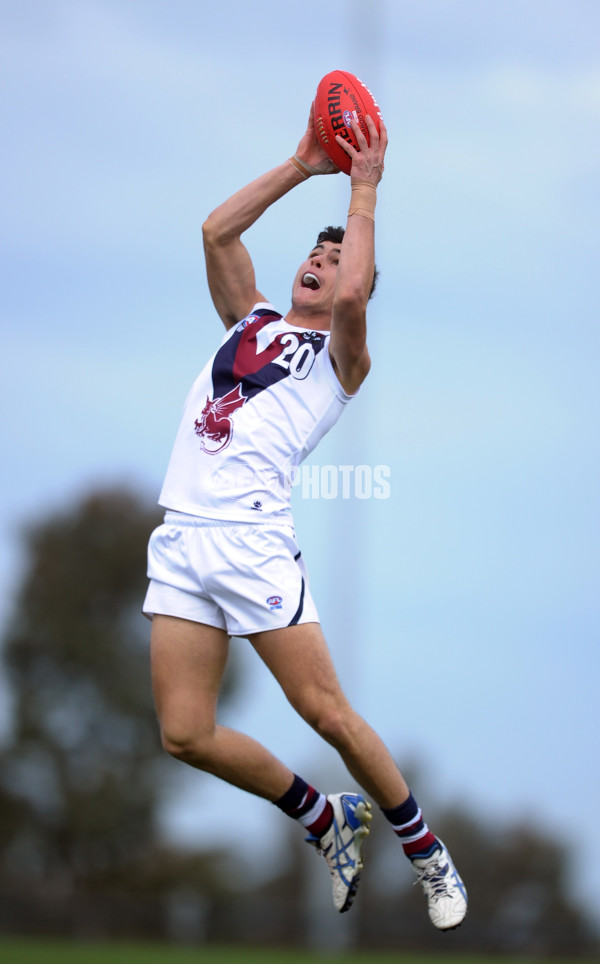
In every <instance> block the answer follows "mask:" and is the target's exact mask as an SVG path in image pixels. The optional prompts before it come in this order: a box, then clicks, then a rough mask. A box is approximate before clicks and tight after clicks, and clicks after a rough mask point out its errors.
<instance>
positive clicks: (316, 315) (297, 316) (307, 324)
mask: <svg viewBox="0 0 600 964" xmlns="http://www.w3.org/2000/svg"><path fill="white" fill-rule="evenodd" d="M285 320H286V321H287V322H288V324H290V325H294V326H295V327H296V328H307V329H310V331H329V329H330V328H331V313H330V312H323V311H311V310H310V308H308V307H307V308H305V307H301V308H295V307H293V306H292V307H291V308H290V310H289V311H288V313H287V314H286V316H285Z"/></svg>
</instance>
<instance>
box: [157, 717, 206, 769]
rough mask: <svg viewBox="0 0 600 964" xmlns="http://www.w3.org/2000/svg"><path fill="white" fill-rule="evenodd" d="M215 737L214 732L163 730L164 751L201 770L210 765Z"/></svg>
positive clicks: (163, 728)
mask: <svg viewBox="0 0 600 964" xmlns="http://www.w3.org/2000/svg"><path fill="white" fill-rule="evenodd" d="M213 736H214V730H213V731H212V732H209V731H201V732H193V731H191V730H185V729H176V728H166V727H162V728H161V741H162V745H163V749H164V750H165V751H166V752H167V753H168V754H169V756H172V757H174V758H175V759H176V760H181V762H182V763H189V764H190V765H191V766H195V767H197V768H198V769H201V770H202V769H204V768H205V767H208V766H209V764H210V760H211V756H212V755H211V752H210V748H211V744H212V737H213Z"/></svg>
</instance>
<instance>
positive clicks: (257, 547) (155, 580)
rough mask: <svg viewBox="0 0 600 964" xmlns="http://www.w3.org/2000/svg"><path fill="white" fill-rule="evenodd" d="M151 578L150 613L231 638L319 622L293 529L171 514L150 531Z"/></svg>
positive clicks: (146, 605)
mask: <svg viewBox="0 0 600 964" xmlns="http://www.w3.org/2000/svg"><path fill="white" fill-rule="evenodd" d="M148 578H149V579H150V585H149V587H148V592H147V594H146V599H145V600H144V606H143V612H144V614H145V615H146V616H148V617H150V618H151V617H152V615H153V614H154V613H160V614H162V615H166V616H178V617H179V618H180V619H190V620H192V621H193V622H197V623H205V624H207V625H208V626H216V627H218V628H219V629H224V630H225V631H226V632H227V633H228V634H229V635H230V636H248V635H250V634H251V633H259V632H263V630H265V629H281V628H282V627H283V626H294V625H296V624H298V623H309V622H318V621H319V616H318V614H317V609H316V606H315V604H314V602H313V599H312V596H311V594H310V591H309V588H308V576H307V572H306V567H305V566H304V562H303V560H302V557H301V555H300V550H299V549H298V545H297V543H296V538H295V534H294V530H293V529H292V527H291V526H271V525H268V524H265V525H252V524H250V523H229V522H225V523H222V522H219V521H218V520H214V521H213V520H210V519H199V518H196V517H195V516H188V515H184V514H182V513H180V512H167V513H166V515H165V521H164V523H163V525H161V526H159V527H158V529H155V530H154V532H153V533H152V535H151V536H150V542H149V544H148Z"/></svg>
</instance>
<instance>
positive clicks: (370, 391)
mask: <svg viewBox="0 0 600 964" xmlns="http://www.w3.org/2000/svg"><path fill="white" fill-rule="evenodd" d="M210 7H211V9H209V5H208V4H204V3H199V2H191V0H170V2H169V3H167V2H166V0H164V2H157V0H147V2H144V3H136V2H133V0H56V2H45V0H44V2H42V0H37V2H36V0H22V2H20V3H19V4H13V3H8V2H6V0H4V2H3V3H2V4H1V5H0V77H1V78H2V88H3V95H2V98H0V120H1V123H2V130H3V142H4V149H3V151H2V155H1V157H0V167H1V173H2V176H1V178H0V191H1V192H2V198H1V203H2V211H3V214H2V219H1V222H0V244H1V247H2V257H1V267H0V272H1V285H0V310H1V324H2V342H3V346H2V360H3V366H2V367H3V374H2V382H1V389H0V391H1V393H2V395H1V401H2V412H3V418H2V428H1V432H2V435H1V446H2V452H3V457H4V465H5V471H4V472H3V473H2V478H1V479H0V576H1V577H2V580H3V584H4V586H5V594H4V602H3V604H2V607H1V608H0V616H1V617H2V618H4V617H5V615H6V612H7V610H8V606H9V601H10V591H11V589H12V588H13V587H14V585H15V583H16V580H17V579H18V574H19V561H20V560H19V555H18V539H17V533H18V528H19V525H20V524H21V523H22V522H24V521H26V520H28V519H30V518H32V517H39V516H40V515H43V514H44V513H46V512H48V511H53V510H54V509H56V508H57V507H62V506H64V505H65V504H68V502H69V501H70V500H71V499H73V498H77V497H78V496H79V494H80V493H82V492H83V491H85V490H86V489H87V488H88V487H90V486H92V485H97V484H99V483H102V482H113V481H115V480H117V481H121V480H126V481H131V482H132V484H134V485H137V486H139V487H140V488H141V489H142V490H143V491H145V492H148V493H149V494H151V495H154V494H155V493H157V492H158V489H159V486H160V481H161V478H162V474H163V472H164V469H165V466H166V462H167V458H168V455H169V451H170V447H171V443H172V439H173V436H174V432H175V430H176V427H177V422H178V417H179V413H180V410H181V405H182V402H183V399H184V397H185V395H186V393H187V390H188V388H189V385H190V383H191V381H192V380H193V378H194V377H195V374H196V372H197V370H198V369H199V367H200V366H201V365H202V364H203V362H204V360H205V358H206V357H207V356H208V354H209V353H210V352H211V351H212V350H213V349H214V347H215V345H216V343H217V341H218V339H219V338H220V335H221V331H220V327H219V322H218V320H217V318H216V316H215V315H214V313H213V311H212V308H211V304H210V299H209V295H208V291H207V287H206V282H205V277H204V269H203V263H202V250H201V248H202V246H201V237H200V225H201V222H202V220H203V218H204V217H205V215H206V214H207V213H208V212H209V211H210V210H211V209H212V207H214V206H216V204H218V203H219V202H220V201H221V200H223V199H224V198H225V197H226V196H227V195H228V194H230V193H232V192H233V191H234V190H236V189H237V188H238V187H240V186H241V185H242V184H243V183H245V182H246V181H248V180H250V179H251V178H253V177H255V176H257V175H258V174H260V173H262V172H263V171H264V170H266V169H268V168H270V167H272V166H274V165H275V164H277V163H279V162H280V161H281V160H283V159H285V158H286V157H288V156H289V155H290V154H291V153H293V152H294V149H295V146H296V143H297V141H298V139H299V137H300V136H301V134H302V132H303V129H304V125H305V122H306V118H307V115H308V108H309V105H310V101H311V99H312V96H313V94H314V91H315V88H316V85H317V82H318V80H319V79H320V77H321V76H322V75H323V74H324V73H326V72H327V71H328V70H330V69H332V68H334V67H341V68H343V69H347V70H351V71H353V72H354V73H356V74H358V75H359V76H360V77H361V78H362V79H363V80H364V81H365V82H366V83H368V84H369V86H370V87H371V88H372V89H373V91H374V93H375V94H376V97H377V99H378V101H379V103H380V106H381V108H382V112H383V115H384V118H385V120H386V123H387V126H388V129H389V133H390V147H389V150H388V155H387V160H386V174H385V178H384V180H383V182H382V184H381V187H380V191H379V202H378V209H377V261H378V265H379V268H380V270H381V280H380V286H379V290H378V293H377V295H376V298H375V300H374V301H373V302H372V306H371V309H370V317H369V324H370V347H371V353H372V356H373V368H372V372H371V374H370V376H369V379H368V381H367V383H366V384H365V386H364V390H363V392H362V393H361V397H360V399H359V400H358V401H356V402H355V403H353V405H352V407H351V409H350V410H349V411H348V412H347V413H346V415H345V417H344V419H343V420H342V422H341V423H340V424H339V425H338V426H337V427H336V429H335V430H334V432H333V433H332V435H331V436H330V437H329V438H328V439H327V440H326V441H325V443H324V444H323V446H322V448H320V449H319V450H318V451H317V452H316V453H315V455H314V456H313V458H312V459H311V462H312V463H313V464H316V465H319V466H322V465H328V464H331V465H340V464H353V465H358V464H367V465H378V464H383V465H387V466H389V468H390V480H391V494H390V498H389V499H387V500H375V499H373V500H357V499H349V500H341V499H338V500H333V501H330V500H323V499H319V500H317V499H302V498H301V497H300V498H298V496H299V495H300V496H301V493H299V492H296V494H295V495H296V517H297V528H298V533H299V538H300V542H301V544H302V547H303V552H304V555H305V557H306V559H307V561H308V565H309V569H310V572H311V581H312V585H313V592H314V595H315V597H316V599H317V602H318V605H319V608H320V611H321V616H322V621H323V624H324V627H325V630H326V633H327V635H328V637H329V639H330V643H331V648H332V650H333V653H334V656H335V659H336V662H337V664H338V666H339V670H340V676H341V677H342V680H343V682H344V685H345V686H346V687H347V689H348V692H349V695H350V696H351V698H352V700H353V701H354V703H355V705H356V706H357V708H358V709H359V710H360V711H361V712H363V713H364V714H365V715H366V716H367V717H368V718H369V719H370V720H371V722H372V723H373V724H374V725H375V726H376V728H377V729H378V730H379V731H380V732H381V734H382V735H383V736H384V738H385V739H386V741H387V742H388V743H389V745H390V747H391V748H392V749H393V751H394V752H395V753H396V754H397V755H398V756H399V758H400V759H401V760H404V759H410V760H415V759H418V760H420V761H421V765H422V767H423V769H424V773H425V776H426V781H425V782H426V785H427V788H428V791H427V792H428V794H429V796H430V805H431V806H435V805H438V804H443V803H446V802H449V801H455V800H458V799H460V798H462V797H464V799H466V800H467V802H468V804H469V805H470V806H471V807H472V808H473V809H475V810H476V811H477V812H479V813H481V815H482V816H483V817H489V818H490V819H499V820H502V821H510V820H514V819H519V818H525V819H528V820H532V821H539V822H540V823H541V824H542V825H543V826H544V827H545V828H548V829H549V830H551V831H552V832H556V833H558V834H559V835H561V836H564V839H565V840H566V841H567V842H571V841H574V840H575V839H577V840H579V839H580V833H581V826H582V825H583V826H584V827H585V828H586V829H585V831H584V836H585V840H586V853H585V869H584V870H583V871H582V873H583V874H584V876H583V877H582V879H581V883H580V886H583V885H585V886H590V885H592V884H593V886H594V887H595V892H596V893H598V885H599V884H600V876H599V871H598V870H597V868H598V867H600V830H599V829H598V821H597V814H598V812H599V810H600V787H599V781H598V778H597V775H596V773H595V770H596V769H597V767H596V765H595V763H596V761H597V759H598V737H597V734H598V733H599V732H600V710H599V700H598V696H597V689H598V670H599V655H598V653H599V647H598V625H599V616H600V613H599V609H600V606H599V597H600V593H599V591H598V585H599V579H598V577H599V568H600V567H599V560H598V545H599V536H600V532H599V515H600V513H599V507H598V488H599V486H598V468H599V464H600V458H599V455H600V452H599V448H600V446H599V433H598V429H597V421H598V418H597V412H598V402H599V400H600V388H599V385H600V379H599V378H598V359H599V328H598V321H599V317H598V316H599V312H598V307H599V290H598V288H599V286H598V280H597V275H598V271H597V265H596V262H597V257H598V256H597V252H598V248H599V245H598V242H599V240H600V239H599V236H598V235H599V230H598V201H599V198H600V167H599V160H600V135H599V130H600V126H599V120H600V60H599V56H598V54H599V50H598V48H599V46H600V10H599V8H598V6H597V4H596V3H595V2H593V0H588V2H585V0H525V2H523V0H497V2H496V0H494V2H491V0H462V2H461V0H445V2H443V3H442V2H439V0H435V2H434V0H406V2H404V0H403V2H399V3H392V2H391V0H387V2H386V0H379V2H371V3H370V4H369V5H368V7H369V11H370V12H369V22H367V23H365V22H364V17H365V9H366V8H365V5H364V4H361V3H358V2H350V0H347V2H346V3H338V4H335V5H323V4H320V3H315V2H311V0H308V2H306V3H305V4H303V5H302V8H299V7H298V6H297V5H284V4H279V5H277V6H276V7H275V6H274V5H272V4H271V3H266V2H263V0H258V2H256V3H254V4H247V3H242V2H232V0H222V2H221V3H219V4H217V5H210ZM348 188H349V182H348V179H347V178H346V177H345V176H344V175H339V176H338V177H336V178H321V179H318V180H317V179H313V180H311V181H310V182H308V183H307V184H305V185H302V186H301V187H300V188H298V189H297V191H295V192H293V193H292V194H291V195H289V196H288V197H286V198H285V199H284V200H283V201H282V202H280V204H279V205H277V206H276V207H275V208H273V209H272V210H271V211H270V212H268V213H267V215H266V216H265V218H264V219H263V220H262V221H261V223H259V224H258V225H257V226H255V227H254V228H253V229H252V230H251V231H250V232H249V234H248V235H247V238H246V240H247V243H248V246H249V248H250V250H251V253H252V255H253V257H254V260H255V265H256V270H257V276H258V280H259V287H260V288H261V289H262V290H263V291H264V292H265V293H266V294H267V295H268V296H269V297H270V298H271V300H272V301H274V303H275V304H277V305H278V306H279V307H280V308H281V309H282V310H285V309H286V308H287V307H288V305H289V290H290V287H291V281H292V279H293V276H294V273H295V270H296V267H297V265H298V263H299V262H300V261H301V260H302V259H303V258H304V257H305V255H306V253H307V251H308V250H309V248H310V246H311V245H312V243H313V241H314V238H315V236H316V233H317V232H318V230H319V229H320V228H321V227H322V226H323V224H326V223H343V221H344V218H345V213H346V211H347V202H348ZM236 645H238V646H239V648H240V650H241V656H240V659H241V661H242V665H243V667H244V671H245V674H246V676H247V685H246V688H245V690H244V693H243V695H242V697H241V699H240V702H239V704H238V705H237V706H236V707H235V708H232V710H231V711H230V715H231V719H229V720H228V721H229V722H230V723H232V724H233V725H237V726H240V727H242V728H247V729H248V730H249V731H250V732H252V733H253V734H254V735H256V736H258V737H259V738H261V739H264V740H265V742H267V743H268V744H269V745H270V746H271V747H272V748H273V749H274V750H275V752H277V753H278V754H279V755H281V756H284V757H285V758H286V759H287V760H288V761H289V762H290V765H291V766H293V768H295V769H297V770H299V771H301V772H303V773H304V774H305V775H306V776H307V777H308V778H311V777H312V778H314V779H315V780H316V779H317V776H315V773H316V774H317V775H318V776H319V777H320V776H323V777H324V778H326V775H327V774H331V776H332V780H333V782H336V783H337V784H339V783H340V781H342V785H343V783H344V781H343V777H342V776H341V775H340V774H339V768H337V764H336V763H335V761H334V760H333V758H332V756H331V754H330V753H329V751H327V750H325V749H322V748H321V745H320V744H319V743H318V741H317V739H316V737H314V736H313V735H312V734H310V733H307V731H306V729H305V727H304V726H303V725H302V724H300V722H299V721H296V720H295V719H294V718H293V716H292V711H291V710H288V708H287V707H286V706H285V705H284V701H283V699H282V697H281V696H280V694H279V693H278V692H277V691H276V689H275V687H274V685H273V684H272V683H271V681H270V680H268V679H267V678H266V677H265V675H264V674H263V672H262V670H261V667H259V666H258V665H257V661H256V660H255V659H253V658H252V655H251V654H250V653H248V647H247V646H246V644H245V643H239V644H236ZM334 775H335V776H334ZM192 776H194V777H195V774H193V775H192ZM186 787H187V791H186V795H185V804H183V805H181V806H180V807H179V808H177V809H175V810H174V811H173V814H172V819H171V824H170V825H171V830H172V831H173V832H175V833H178V834H179V835H180V836H182V835H184V834H185V833H192V834H201V828H200V827H199V826H198V823H199V818H198V814H199V812H200V810H199V808H201V807H202V806H205V807H206V809H207V810H208V812H209V813H210V814H211V818H210V821H211V826H212V827H213V828H214V831H213V832H214V833H217V834H218V833H221V834H222V835H223V836H224V837H225V836H227V835H228V834H230V832H231V831H230V828H229V826H228V825H226V823H225V817H227V815H228V814H230V813H231V812H233V810H235V808H236V807H237V806H238V805H239V797H238V796H237V794H236V792H235V791H230V790H229V789H224V790H221V789H217V788H216V787H214V786H212V785H210V784H208V783H206V782H205V781H204V780H200V779H197V780H195V782H194V785H192V781H191V780H187V781H186ZM194 787H197V790H196V789H194ZM423 803H424V804H425V805H427V803H428V801H423ZM575 813H576V814H577V818H578V819H577V826H576V827H575V826H574V823H575V822H574V821H573V814H575ZM221 814H223V815H225V817H221V816H220V815H221ZM567 814H568V817H567ZM271 817H272V814H271V812H270V811H267V810H265V805H264V804H263V803H261V802H257V803H256V805H254V804H253V803H252V805H250V804H249V806H248V821H249V822H250V823H251V825H252V826H253V827H255V828H256V831H257V833H258V834H260V833H261V832H262V830H263V829H264V827H265V825H266V821H267V819H268V820H269V821H270V819H271ZM248 847H249V849H251V847H252V845H251V844H248ZM591 900H592V901H593V899H591Z"/></svg>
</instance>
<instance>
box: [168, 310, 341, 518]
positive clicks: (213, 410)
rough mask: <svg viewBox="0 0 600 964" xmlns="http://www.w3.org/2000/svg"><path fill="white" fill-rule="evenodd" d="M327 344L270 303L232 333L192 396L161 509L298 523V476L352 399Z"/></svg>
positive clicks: (321, 336)
mask: <svg viewBox="0 0 600 964" xmlns="http://www.w3.org/2000/svg"><path fill="white" fill-rule="evenodd" d="M329 337H330V336H329V333H328V332H322V331H311V330H310V329H306V328H298V327H295V326H294V325H290V324H288V323H287V322H286V320H285V319H284V318H283V317H282V315H280V314H278V312H276V311H275V309H274V308H273V306H272V305H270V304H268V303H266V302H261V303H259V304H257V305H255V306H254V308H253V309H252V311H251V313H250V314H249V315H248V316H247V317H246V318H244V319H243V320H242V321H240V322H239V323H238V324H237V325H235V326H234V327H233V328H231V329H230V330H229V331H228V332H227V334H226V335H225V337H224V338H223V340H222V342H221V346H220V347H219V349H218V350H217V351H216V352H215V354H214V355H213V357H212V358H211V359H210V360H209V362H208V363H207V365H206V366H205V368H204V370H203V371H202V372H201V374H200V375H199V376H198V378H197V379H196V381H195V382H194V385H193V386H192V389H191V391H190V394H189V395H188V398H187V401H186V403H185V407H184V412H183V418H182V421H181V425H180V427H179V431H178V433H177V438H176V440H175V445H174V447H173V452H172V454H171V459H170V462H169V467H168V469H167V474H166V478H165V481H164V485H163V488H162V491H161V494H160V499H159V502H160V504H161V505H162V506H165V508H168V509H174V510H176V511H178V512H185V513H188V514H190V515H195V516H201V517H204V518H210V519H221V520H228V521H235V522H254V523H256V522H260V521H265V522H267V521H268V522H273V521H275V522H281V523H287V524H290V523H291V522H292V513H291V506H290V497H291V485H292V481H293V477H294V473H295V471H296V470H297V467H298V466H299V465H300V463H301V462H302V461H303V459H305V458H306V456H307V455H308V454H309V453H310V452H312V450H313V449H314V448H315V446H316V445H317V443H318V442H319V441H320V439H322V438H323V436H324V435H325V434H326V432H328V431H329V429H330V428H331V427H332V426H333V425H334V424H335V423H336V422H337V420H338V418H339V417H340V415H341V413H342V411H343V409H344V406H345V404H346V403H347V402H348V401H349V400H350V398H351V397H352V396H350V395H347V394H346V393H345V392H344V390H343V388H342V386H341V385H340V383H339V380H338V378H337V376H336V374H335V372H334V370H333V365H332V363H331V359H330V357H329Z"/></svg>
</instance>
